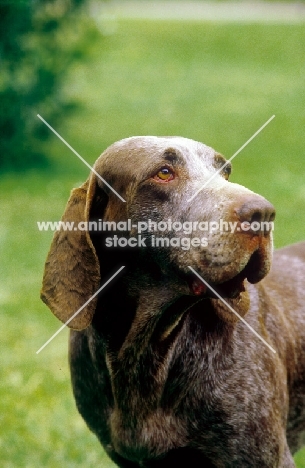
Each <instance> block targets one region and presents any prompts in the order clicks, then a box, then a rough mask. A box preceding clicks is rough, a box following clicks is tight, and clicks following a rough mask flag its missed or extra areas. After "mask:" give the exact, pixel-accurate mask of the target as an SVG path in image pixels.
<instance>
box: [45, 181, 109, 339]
mask: <svg viewBox="0 0 305 468" xmlns="http://www.w3.org/2000/svg"><path fill="white" fill-rule="evenodd" d="M96 186H97V183H96V177H95V175H92V176H91V179H90V182H89V181H87V182H85V183H84V184H83V185H82V186H81V187H79V188H77V189H74V190H72V193H71V196H70V198H69V201H68V203H67V206H66V209H65V212H64V214H63V217H62V221H63V222H70V223H71V222H73V223H74V225H73V228H72V230H70V231H69V230H66V231H65V230H63V229H62V230H60V231H57V232H56V233H55V235H54V238H53V241H52V244H51V248H50V252H49V254H48V257H47V260H46V264H45V271H44V277H43V285H42V291H41V299H42V300H43V301H44V302H45V303H46V304H47V306H48V307H49V308H50V309H51V311H52V312H53V314H54V315H56V317H58V318H59V319H60V320H61V321H62V322H64V323H66V322H67V321H68V320H69V319H70V318H71V317H72V316H73V314H75V312H77V311H78V310H79V309H80V308H81V307H82V306H83V305H84V304H85V303H86V302H87V301H88V300H90V298H91V297H92V295H93V294H94V293H95V292H96V291H97V290H98V288H99V285H100V270H99V261H98V257H97V255H96V252H95V249H94V246H93V244H92V241H91V238H90V235H89V232H88V230H80V229H79V228H78V227H81V229H83V228H84V227H85V223H84V222H88V221H89V213H90V209H91V204H92V202H93V199H94V196H95V191H96ZM79 223H81V224H79ZM96 302H97V297H95V298H94V299H93V300H91V301H90V302H89V303H88V305H86V307H84V308H83V309H82V310H81V311H80V312H79V313H78V314H77V316H76V317H75V318H74V319H73V320H71V322H69V324H68V326H69V327H71V328H73V329H75V330H82V329H84V328H86V327H88V325H90V323H91V320H92V317H93V315H94V311H95V307H96Z"/></svg>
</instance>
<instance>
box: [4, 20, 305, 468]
mask: <svg viewBox="0 0 305 468" xmlns="http://www.w3.org/2000/svg"><path fill="white" fill-rule="evenodd" d="M99 27H101V28H102V29H103V32H104V33H105V31H106V32H107V35H105V34H103V35H101V36H100V39H99V40H96V41H95V42H94V43H92V44H91V45H90V48H89V49H88V53H87V60H86V62H83V63H78V64H75V66H74V67H73V68H72V70H71V71H70V73H69V77H68V79H67V80H66V84H65V92H66V93H67V95H68V96H70V97H72V98H73V99H74V100H75V101H77V103H78V109H77V111H76V112H75V113H74V114H73V115H70V114H69V117H68V116H67V118H66V119H65V118H63V123H62V125H61V126H60V128H56V130H57V131H58V132H59V133H60V134H61V135H62V136H63V137H64V138H65V139H66V140H67V141H68V142H69V143H70V144H71V145H72V146H73V147H74V148H75V149H76V150H77V151H78V152H79V153H80V154H81V155H82V156H83V157H84V158H85V159H86V160H87V161H88V162H89V163H90V164H93V162H94V161H95V159H96V158H97V157H98V155H99V154H100V153H101V152H102V151H103V150H104V149H105V148H106V147H107V146H108V145H109V144H111V143H112V142H114V141H116V140H118V139H121V138H124V137H128V136H131V135H143V134H155V135H182V136H185V137H189V138H193V139H196V140H199V141H203V142H204V143H206V144H208V145H211V146H213V147H215V148H216V149H217V150H218V151H220V152H222V153H223V154H224V155H225V156H226V157H230V156H231V155H232V154H233V153H235V151H236V150H237V149H238V148H239V147H240V146H241V145H242V144H243V143H244V142H245V141H246V140H247V139H248V138H250V137H251V135H252V134H253V133H254V132H255V131H256V130H257V129H258V128H259V127H260V126H261V125H262V124H263V123H264V122H265V121H266V120H267V119H269V117H270V116H271V115H273V114H275V116H276V117H275V119H274V120H273V121H272V122H271V123H270V124H269V126H268V127H266V128H265V129H264V130H263V132H262V133H261V134H260V135H259V136H258V137H257V138H256V139H255V140H253V141H252V142H251V143H250V144H249V146H247V147H246V148H245V149H244V150H243V151H242V153H240V154H239V155H238V156H237V157H236V159H235V161H234V164H233V168H234V170H233V175H232V180H233V181H234V182H238V183H241V184H243V185H245V186H247V187H249V188H250V189H252V190H254V191H256V192H258V193H260V194H262V195H264V196H265V197H266V198H267V199H268V200H270V201H271V202H272V203H273V204H274V205H275V207H276V209H277V220H276V229H275V236H274V237H275V246H276V247H281V246H283V245H286V244H289V243H292V242H297V241H299V240H302V239H304V238H305V233H304V221H305V212H304V203H305V186H304V169H303V167H304V149H303V148H304V147H305V134H304V123H305V115H304V114H305V98H304V71H305V65H304V64H305V62H304V47H305V46H304V44H305V29H304V26H303V25H297V24H296V25H279V24H250V25H242V24H227V23H217V22H215V23H211V22H209V23H204V22H175V21H171V22H169V21H147V22H143V21H126V20H125V21H124V20H120V21H118V22H115V21H110V22H107V24H106V25H105V23H104V22H102V23H100V24H99ZM63 40H64V38H63ZM37 113H40V114H41V115H42V117H43V109H37ZM63 117H65V116H63ZM35 118H37V117H36V115H33V119H35ZM50 124H51V125H52V122H50ZM42 125H43V124H42ZM45 152H46V153H47V154H48V156H49V158H50V161H51V163H52V165H51V166H50V168H49V169H48V170H45V171H42V170H40V171H39V170H32V171H31V172H27V173H24V174H5V175H4V174H3V175H2V176H1V181H0V190H1V200H0V209H1V230H0V249H1V260H2V262H1V263H2V268H1V272H0V285H1V286H0V303H1V306H2V307H1V309H2V326H1V331H0V333H1V356H2V365H1V374H2V375H1V376H0V377H1V378H0V406H1V407H2V408H1V413H0V414H1V416H0V418H1V425H0V427H1V429H0V431H1V434H0V437H1V438H0V451H1V461H2V466H4V467H6V468H15V467H29V468H30V467H31V468H33V467H39V466H46V467H51V468H53V467H54V468H55V467H58V466H65V467H81V466H82V467H83V466H85V467H86V468H93V467H94V468H95V467H96V466H102V467H105V468H110V467H113V466H114V465H112V464H111V463H110V462H109V461H108V459H107V458H106V457H105V458H103V455H102V451H101V449H100V446H99V444H98V442H97V441H96V439H95V437H94V436H93V435H92V434H91V433H90V432H89V430H88V429H87V428H86V427H85V424H84V423H83V421H82V419H81V418H80V416H79V415H78V413H77V411H76V409H75V406H74V401H73V397H72V394H71V389H70V382H69V371H68V367H67V336H68V333H67V330H65V331H63V332H62V333H61V334H60V335H59V336H57V337H56V338H55V339H54V341H53V342H52V343H51V344H50V345H49V346H48V347H46V348H45V349H44V350H43V351H42V352H41V353H40V354H39V355H36V354H35V353H36V351H37V349H38V348H40V346H41V345H43V343H44V342H45V341H46V340H47V339H48V338H49V337H50V336H51V335H52V334H53V333H54V332H55V331H56V330H57V329H58V328H59V326H60V324H59V322H58V321H57V320H56V319H55V318H54V317H52V315H51V314H50V313H49V312H48V309H47V308H46V307H45V306H44V305H43V304H42V303H41V302H40V301H39V289H40V284H41V277H42V272H43V264H44V260H45V257H46V254H47V251H48V248H49V245H50V242H51V238H52V233H51V232H39V231H38V229H37V225H36V222H37V221H43V220H54V221H55V220H58V219H59V218H60V216H61V214H62V212H63V209H64V206H65V203H66V200H67V198H68V195H69V191H70V189H71V188H72V187H74V186H77V185H79V184H80V183H81V182H82V181H84V180H85V179H86V178H87V176H88V172H89V171H88V169H87V168H86V167H85V166H84V165H83V163H82V162H81V161H79V160H78V159H77V157H76V156H75V155H74V154H73V153H72V152H71V151H70V150H69V149H68V148H66V147H65V146H64V145H63V143H62V142H61V141H60V140H58V139H57V138H56V137H55V136H54V138H52V139H51V141H50V142H49V144H48V145H47V146H46V147H45ZM296 460H297V466H298V467H299V468H301V467H303V468H304V467H305V451H303V452H300V453H299V454H298V455H297V457H296Z"/></svg>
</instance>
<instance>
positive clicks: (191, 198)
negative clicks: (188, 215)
mask: <svg viewBox="0 0 305 468" xmlns="http://www.w3.org/2000/svg"><path fill="white" fill-rule="evenodd" d="M274 117H275V115H273V116H272V117H270V119H268V120H267V122H265V123H264V125H262V126H261V127H260V128H259V129H258V130H257V132H255V133H254V135H252V137H251V138H249V140H247V141H246V143H244V144H243V145H242V146H241V147H240V148H239V150H237V151H236V153H234V154H233V156H231V157H230V159H228V160H227V161H226V162H225V164H224V165H223V166H221V168H220V169H218V171H216V172H215V173H214V174H213V175H212V177H210V179H209V180H208V181H207V182H205V184H203V185H202V187H200V189H198V190H197V192H195V193H194V195H192V196H191V197H190V198H189V199H188V200H187V201H188V202H191V201H192V200H193V199H194V198H195V197H196V196H197V195H198V193H199V192H201V190H203V189H204V187H206V186H207V185H208V184H209V183H210V182H211V180H213V179H214V177H216V176H217V174H219V173H220V172H221V171H222V170H223V168H224V167H226V165H227V164H228V163H229V162H230V161H232V159H234V158H235V156H237V155H238V154H239V153H240V152H241V151H242V150H243V149H244V148H245V147H246V146H247V145H248V144H249V143H250V141H252V140H253V138H255V137H256V136H257V135H258V134H259V133H260V132H261V131H262V130H263V129H264V128H265V127H266V126H267V125H268V124H269V123H270V122H271V120H273V119H274Z"/></svg>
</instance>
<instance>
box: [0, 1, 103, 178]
mask: <svg viewBox="0 0 305 468" xmlns="http://www.w3.org/2000/svg"><path fill="white" fill-rule="evenodd" d="M85 4H86V1H85V0H47V1H44V0H15V1H9V0H7V1H2V2H1V3H0V66H1V76H0V103H1V113H0V139H1V156H0V170H1V171H3V170H11V169H13V170H17V171H20V170H24V169H25V168H28V167H32V166H34V165H35V166H36V167H37V166H39V165H42V164H45V163H46V160H45V158H44V156H43V152H41V150H40V142H41V140H43V139H46V138H47V137H48V136H49V135H50V132H49V131H47V129H46V127H44V126H42V125H40V122H39V121H38V119H37V118H36V114H37V113H38V112H39V109H41V108H43V114H44V117H45V118H46V119H50V120H52V122H53V123H54V122H56V121H58V119H59V117H60V115H61V114H62V113H63V112H67V111H68V110H69V108H70V107H73V106H72V103H71V102H69V101H67V99H66V97H65V96H64V95H63V93H62V92H61V87H60V85H61V83H62V81H63V78H64V76H65V74H66V72H67V70H68V69H69V66H70V65H71V63H72V62H74V61H75V60H77V59H80V58H84V51H85V50H86V49H87V42H88V41H90V40H92V39H94V35H95V34H96V30H95V28H94V26H93V23H92V22H90V19H89V16H88V15H85V14H84V13H85Z"/></svg>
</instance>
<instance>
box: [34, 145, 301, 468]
mask: <svg viewBox="0 0 305 468" xmlns="http://www.w3.org/2000/svg"><path fill="white" fill-rule="evenodd" d="M224 164H225V160H224V158H223V157H222V156H221V155H220V154H218V153H217V152H215V151H214V150H213V149H212V148H210V147H208V146H206V145H204V144H202V143H199V142H195V141H193V140H189V139H186V138H180V137H179V138H178V137H166V138H159V137H133V138H128V139H125V140H122V141H119V142H117V143H115V144H114V145H112V146H110V147H109V148H108V149H107V150H106V151H105V152H104V153H103V154H102V155H101V156H100V158H99V159H98V160H97V162H96V163H95V166H94V170H95V172H92V174H91V176H90V178H89V179H88V180H87V182H85V183H84V184H83V185H82V186H81V187H80V188H77V189H74V190H73V191H72V194H71V197H70V199H69V201H68V204H67V207H66V210H65V213H64V216H63V221H74V222H75V223H76V224H75V225H77V223H83V222H89V221H94V220H101V219H102V220H103V222H106V223H107V222H108V223H113V224H108V225H109V226H110V225H114V226H116V227H117V226H118V225H119V223H120V222H121V223H122V222H125V223H127V221H128V220H129V221H128V222H129V223H130V226H131V229H130V231H128V233H126V232H122V231H121V230H119V229H117V230H116V231H115V232H114V231H112V232H111V233H109V232H105V231H103V230H102V231H101V232H90V231H88V230H79V229H76V230H72V231H64V230H63V231H60V232H58V233H56V234H55V236H54V239H53V243H52V246H51V250H50V253H49V255H48V259H47V262H46V266H45V274H44V280H43V289H42V299H43V300H44V302H46V304H47V305H48V306H49V307H50V309H51V310H52V312H53V313H54V314H55V315H56V316H57V317H58V318H59V319H60V320H61V321H63V322H67V321H68V320H69V319H70V318H71V316H72V315H73V314H74V313H75V312H76V311H78V310H79V309H80V308H81V307H82V306H83V305H84V304H85V303H86V302H88V301H89V302H88V304H87V305H86V306H85V307H84V308H83V309H82V310H81V311H80V312H79V314H77V316H76V317H75V318H73V320H71V321H70V323H69V326H70V327H71V328H72V330H71V339H70V366H71V376H72V384H73V391H74V396H75V399H76V404H77V407H78V409H79V412H80V413H81V415H82V416H83V418H84V419H85V421H86V423H87V424H88V426H89V428H90V429H91V430H92V431H93V432H94V433H95V434H96V435H97V437H98V438H99V440H100V442H101V443H102V445H103V446H104V448H105V450H106V452H107V453H108V455H109V456H110V458H111V459H112V460H113V461H114V462H115V463H116V464H117V465H118V466H120V467H126V468H128V467H160V468H161V467H175V466H177V465H178V463H179V462H180V464H181V463H185V464H186V463H188V464H189V465H190V466H192V467H195V468H196V467H207V468H212V467H217V468H233V467H234V468H245V467H253V468H258V467H259V468H264V467H266V468H267V467H268V468H269V467H270V468H280V467H282V468H291V467H294V466H295V465H294V461H293V458H292V453H294V452H295V451H296V450H298V449H299V448H300V447H301V446H302V444H303V443H305V438H304V434H305V432H304V431H305V305H304V299H305V292H304V279H305V243H300V244H296V245H293V246H290V247H287V248H284V249H282V250H279V251H276V252H275V253H274V255H273V261H272V250H273V249H272V234H271V232H270V229H267V228H266V226H268V223H269V224H270V223H271V222H273V219H274V209H273V206H272V205H271V204H270V203H269V202H268V201H267V200H265V199H264V198H263V197H261V196H260V195H257V194H255V193H253V192H251V191H250V190H248V189H246V188H245V187H243V186H241V185H238V184H235V183H231V182H229V181H228V177H229V173H230V164H227V165H224ZM99 176H101V177H102V179H100V177H99ZM104 181H107V185H106V184H105V183H104ZM108 184H109V185H108ZM109 186H110V187H111V188H112V189H114V190H115V191H116V192H117V193H119V194H120V196H121V197H123V198H124V200H125V202H123V201H122V200H121V199H120V198H119V197H118V196H117V194H116V193H114V192H113V190H112V189H111V188H110V187H109ZM194 194H197V195H196V196H195V197H193V195H194ZM220 221H221V223H222V224H221V226H222V227H223V226H227V225H229V226H234V232H233V230H228V229H218V230H217V229H215V226H217V225H220ZM145 223H147V225H148V224H149V223H150V225H151V226H159V228H160V227H161V226H162V232H160V229H159V232H158V233H156V232H155V231H154V230H149V229H146V230H145V231H143V233H141V229H139V226H140V228H141V227H143V226H145ZM162 223H163V224H162ZM183 223H188V226H192V228H193V229H191V230H189V231H188V235H186V233H185V229H184V230H183V228H181V229H178V227H179V226H180V225H181V226H186V224H183ZM204 223H206V224H205V225H209V226H211V225H212V226H213V227H214V228H213V229H208V230H206V231H205V232H202V230H201V229H200V227H201V226H203V224H204ZM226 223H227V224H226ZM230 223H231V224H230ZM172 226H176V227H177V229H176V230H173V229H170V227H172ZM157 234H158V235H159V238H160V237H161V238H162V239H163V241H162V242H161V244H160V242H159V244H158V246H156V236H157ZM202 235H204V242H203V236H202ZM109 236H110V237H109ZM115 236H116V239H117V240H120V239H122V238H123V237H124V236H125V238H126V236H128V238H129V239H130V238H134V239H136V240H139V243H136V242H135V244H131V243H130V244H129V247H128V244H127V246H126V247H123V245H126V242H127V241H126V239H125V244H124V243H123V242H121V244H120V242H119V243H118V242H117V244H116V245H117V247H115V246H113V245H114V243H113V242H112V241H113V239H114V238H115ZM185 238H188V244H187V243H183V242H185V241H183V242H182V240H183V239H185ZM165 239H167V241H166V242H167V243H166V242H165ZM107 242H108V244H107ZM110 245H112V247H110ZM131 245H135V246H133V247H132V246H131ZM183 246H184V247H183ZM185 246H186V247H185ZM271 263H272V267H271ZM122 266H124V269H123V270H122V271H121V272H120V273H119V274H118V275H117V276H116V277H115V278H114V279H113V280H112V282H111V283H110V284H108V285H107V287H105V289H104V290H103V291H102V292H101V293H100V294H99V296H98V297H95V298H93V299H92V300H91V301H90V298H91V297H92V296H93V295H94V293H95V292H96V291H97V290H98V289H99V288H100V287H101V286H102V285H103V284H104V283H105V282H106V281H107V280H108V279H109V278H110V277H111V275H113V274H114V273H115V272H116V271H118V269H119V268H120V267H122ZM190 267H192V269H193V270H191V269H190ZM270 267H271V270H270ZM269 270H270V272H269ZM194 271H195V272H197V274H198V275H199V276H200V277H202V278H203V279H204V280H205V282H206V283H207V284H208V285H210V286H211V288H212V289H213V290H216V291H217V292H218V294H219V295H221V296H222V297H223V298H224V300H225V301H226V303H227V304H229V305H230V306H231V307H232V308H233V309H234V310H235V311H236V312H237V313H238V314H239V316H241V317H244V319H245V320H246V321H247V323H248V324H249V325H250V326H251V327H252V328H253V329H254V330H255V331H256V332H257V333H258V334H259V335H260V336H261V337H262V339H263V340H264V341H265V342H266V343H268V344H269V345H270V347H272V348H273V349H274V350H275V351H276V353H274V352H272V351H271V349H270V348H268V347H267V346H266V345H265V344H264V343H263V342H262V341H261V340H259V339H258V338H257V336H255V335H254V334H253V333H252V331H251V330H250V329H249V328H248V327H247V326H245V324H244V323H242V322H241V321H240V320H239V319H238V317H237V316H236V315H235V314H233V313H232V311H231V310H230V309H229V308H228V307H227V306H226V305H225V304H224V303H223V302H222V301H221V300H220V299H219V297H218V296H217V295H215V294H214V293H213V292H211V289H210V288H209V287H208V286H207V285H206V284H205V283H204V282H202V281H201V280H200V278H199V277H198V276H197V275H195V274H194Z"/></svg>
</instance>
